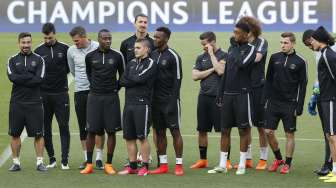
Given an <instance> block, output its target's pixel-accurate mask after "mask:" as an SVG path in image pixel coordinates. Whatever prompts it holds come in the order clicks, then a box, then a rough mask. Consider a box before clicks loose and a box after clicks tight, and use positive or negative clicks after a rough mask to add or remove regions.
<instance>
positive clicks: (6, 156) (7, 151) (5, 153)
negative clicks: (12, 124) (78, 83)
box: [0, 74, 74, 167]
mask: <svg viewBox="0 0 336 188" xmlns="http://www.w3.org/2000/svg"><path fill="white" fill-rule="evenodd" d="M73 80H74V78H73V77H72V76H71V75H70V74H69V75H68V87H69V86H70V85H71V83H72V82H73ZM25 130H26V129H25ZM25 130H24V131H23V132H22V134H21V137H20V138H21V143H23V141H24V140H25V139H26V138H27V132H26V131H25ZM1 135H2V134H1ZM4 135H7V134H4ZM11 155H12V149H11V145H10V144H9V145H8V146H7V147H6V149H5V150H4V151H3V152H2V154H1V155H0V167H2V165H4V164H5V163H6V161H7V160H8V159H9V157H10V156H11Z"/></svg>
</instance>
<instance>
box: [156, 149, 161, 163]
mask: <svg viewBox="0 0 336 188" xmlns="http://www.w3.org/2000/svg"><path fill="white" fill-rule="evenodd" d="M156 157H157V167H160V154H159V151H156Z"/></svg>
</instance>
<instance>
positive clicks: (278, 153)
mask: <svg viewBox="0 0 336 188" xmlns="http://www.w3.org/2000/svg"><path fill="white" fill-rule="evenodd" d="M273 153H274V156H275V158H276V159H277V160H282V155H281V152H280V149H278V150H275V151H273Z"/></svg>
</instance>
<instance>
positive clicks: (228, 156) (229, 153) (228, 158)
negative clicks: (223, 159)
mask: <svg viewBox="0 0 336 188" xmlns="http://www.w3.org/2000/svg"><path fill="white" fill-rule="evenodd" d="M227 153H228V154H227V160H230V155H231V146H229V149H228V152H227Z"/></svg>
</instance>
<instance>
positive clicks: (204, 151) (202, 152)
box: [198, 146, 208, 159]
mask: <svg viewBox="0 0 336 188" xmlns="http://www.w3.org/2000/svg"><path fill="white" fill-rule="evenodd" d="M198 148H199V152H200V159H207V149H208V147H206V146H198Z"/></svg>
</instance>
